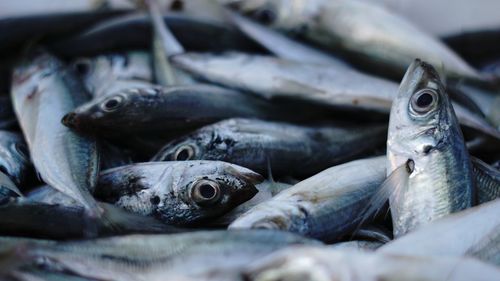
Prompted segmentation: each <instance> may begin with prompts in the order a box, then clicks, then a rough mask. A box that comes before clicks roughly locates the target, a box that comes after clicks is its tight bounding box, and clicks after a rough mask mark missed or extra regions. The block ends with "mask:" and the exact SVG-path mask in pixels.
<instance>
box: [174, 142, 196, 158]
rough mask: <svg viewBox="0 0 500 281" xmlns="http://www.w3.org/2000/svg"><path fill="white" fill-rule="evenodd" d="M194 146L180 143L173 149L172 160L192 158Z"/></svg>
mask: <svg viewBox="0 0 500 281" xmlns="http://www.w3.org/2000/svg"><path fill="white" fill-rule="evenodd" d="M193 156H194V147H193V146H191V145H182V146H180V147H179V148H177V150H176V151H175V153H174V155H173V157H172V160H174V161H186V160H191V159H193Z"/></svg>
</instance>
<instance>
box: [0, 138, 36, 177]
mask: <svg viewBox="0 0 500 281" xmlns="http://www.w3.org/2000/svg"><path fill="white" fill-rule="evenodd" d="M31 168H32V164H31V161H30V155H29V151H28V148H27V146H26V142H25V141H24V139H23V136H22V135H21V134H18V133H14V132H9V131H2V130H0V170H1V171H3V172H4V173H5V174H6V175H8V176H9V177H10V178H11V180H12V181H13V182H14V183H15V184H17V185H19V186H23V185H24V183H25V182H26V181H27V180H28V178H29V176H30V174H31Z"/></svg>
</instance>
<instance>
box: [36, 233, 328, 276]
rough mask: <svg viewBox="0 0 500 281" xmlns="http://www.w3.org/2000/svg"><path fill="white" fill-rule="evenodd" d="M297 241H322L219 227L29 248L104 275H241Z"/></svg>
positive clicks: (71, 267) (83, 272)
mask: <svg viewBox="0 0 500 281" xmlns="http://www.w3.org/2000/svg"><path fill="white" fill-rule="evenodd" d="M296 244H306V245H320V244H321V243H319V242H318V241H315V240H311V239H307V238H304V237H301V236H297V235H294V234H291V233H286V232H280V231H267V230H248V231H225V230H219V231H197V232H190V233H179V234H169V235H164V234H158V235H127V236H118V237H110V238H101V239H95V240H84V241H74V242H59V243H56V244H50V245H43V244H42V245H37V244H36V243H34V245H32V246H31V247H30V248H29V252H28V253H29V254H30V255H32V256H35V257H39V258H41V259H42V260H45V261H48V263H50V264H52V265H54V264H55V265H57V266H58V267H59V268H62V269H64V270H66V271H67V272H72V273H74V274H78V275H80V276H83V277H86V278H91V279H98V280H122V281H123V280H184V278H185V279H188V280H189V279H191V278H192V279H193V280H237V279H236V278H237V277H238V275H239V271H241V269H242V268H243V267H245V266H246V265H247V264H249V263H250V262H251V261H254V260H258V259H260V258H262V257H264V256H265V255H267V254H269V253H272V252H274V251H276V250H278V249H281V248H284V247H287V246H290V245H296ZM89 268H92V270H89Z"/></svg>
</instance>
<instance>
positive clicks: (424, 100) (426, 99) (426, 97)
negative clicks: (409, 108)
mask: <svg viewBox="0 0 500 281" xmlns="http://www.w3.org/2000/svg"><path fill="white" fill-rule="evenodd" d="M432 100H433V97H432V95H431V94H429V93H423V94H421V95H420V96H419V97H418V98H417V106H418V107H427V106H429V105H430V104H431V103H432Z"/></svg>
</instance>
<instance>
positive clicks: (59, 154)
mask: <svg viewBox="0 0 500 281" xmlns="http://www.w3.org/2000/svg"><path fill="white" fill-rule="evenodd" d="M80 86H81V85H78V81H77V80H76V78H75V77H74V76H73V75H72V74H71V73H70V72H69V71H68V70H67V69H66V68H65V66H64V65H63V64H62V63H61V62H60V61H59V60H58V59H56V58H55V57H53V56H51V55H50V54H47V53H40V54H36V55H34V57H31V60H29V62H27V61H25V62H23V63H22V64H19V65H17V66H16V67H15V69H14V73H13V82H12V94H11V97H12V101H13V104H14V110H15V112H16V115H17V117H18V119H19V122H20V124H21V128H22V131H23V134H24V137H25V139H26V142H27V144H28V148H29V150H30V155H31V159H32V161H33V164H34V166H35V168H36V170H37V172H38V174H39V175H40V177H41V178H42V179H43V180H44V182H46V183H47V184H49V185H51V186H52V187H54V188H56V189H57V190H59V191H61V192H63V193H65V194H66V195H68V196H71V197H73V198H74V199H76V200H78V201H79V202H80V203H81V204H82V205H83V206H85V208H86V209H87V211H88V212H89V213H91V214H93V216H98V215H99V208H98V206H97V204H96V202H95V200H94V199H93V197H92V195H91V194H90V192H92V191H93V189H94V186H95V184H96V182H97V175H98V171H99V152H98V147H97V143H96V141H95V140H94V139H92V138H91V137H86V136H81V135H79V134H77V133H75V132H73V131H72V130H70V129H69V128H67V127H65V126H63V125H62V124H61V118H62V117H63V116H64V114H66V113H67V112H69V111H71V110H73V109H74V108H75V107H76V106H78V105H79V104H81V103H83V102H84V101H85V100H86V99H87V98H88V96H87V94H86V93H85V92H84V91H83V89H82V88H81V87H80Z"/></svg>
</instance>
